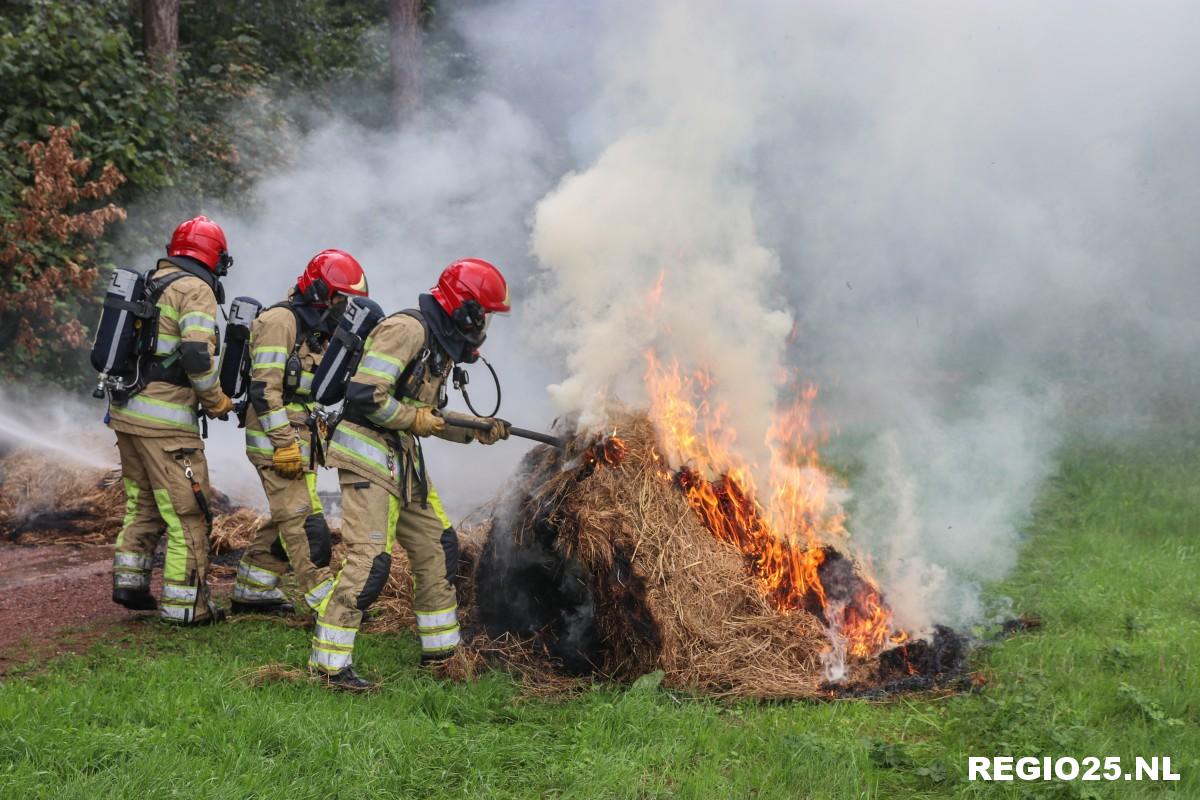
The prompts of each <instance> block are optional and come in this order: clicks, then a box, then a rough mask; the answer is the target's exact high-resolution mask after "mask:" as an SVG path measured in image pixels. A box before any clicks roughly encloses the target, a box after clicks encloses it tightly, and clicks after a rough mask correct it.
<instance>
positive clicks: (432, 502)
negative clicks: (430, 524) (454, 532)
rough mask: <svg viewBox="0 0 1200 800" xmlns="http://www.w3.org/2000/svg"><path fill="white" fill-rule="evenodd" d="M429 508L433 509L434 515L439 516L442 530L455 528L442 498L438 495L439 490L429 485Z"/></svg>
mask: <svg viewBox="0 0 1200 800" xmlns="http://www.w3.org/2000/svg"><path fill="white" fill-rule="evenodd" d="M428 500H429V507H430V508H432V509H433V513H434V514H437V518H438V521H439V522H441V523H442V530H445V529H446V528H453V527H454V523H452V522H451V521H450V515H448V514H447V513H446V507H445V506H443V505H442V498H441V497H440V496H439V495H438V493H437V489H435V488H434V487H433V484H432V483H430V484H429V497H428Z"/></svg>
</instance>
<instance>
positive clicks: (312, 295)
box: [232, 250, 367, 613]
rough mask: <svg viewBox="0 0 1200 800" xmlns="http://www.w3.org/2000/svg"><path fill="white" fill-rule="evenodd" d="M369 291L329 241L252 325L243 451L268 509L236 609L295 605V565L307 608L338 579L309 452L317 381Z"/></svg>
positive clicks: (238, 584)
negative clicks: (288, 577) (285, 580)
mask: <svg viewBox="0 0 1200 800" xmlns="http://www.w3.org/2000/svg"><path fill="white" fill-rule="evenodd" d="M366 294H367V278H366V275H365V274H364V273H363V269H362V267H361V266H360V265H359V263H358V261H356V260H355V258H354V256H352V255H350V254H349V253H347V252H345V251H344V250H322V251H321V252H320V253H317V254H316V255H315V256H313V258H312V260H311V261H309V262H308V266H307V267H306V268H305V270H304V272H303V273H302V274H301V275H300V277H299V278H297V279H296V285H295V287H293V289H292V290H291V291H290V292H289V296H288V299H287V300H285V301H284V302H282V303H279V304H278V305H275V306H272V307H271V308H269V309H267V310H266V311H264V312H263V313H262V314H260V315H259V317H258V319H256V320H255V321H254V323H253V324H252V325H251V327H250V389H249V395H250V403H249V407H248V409H247V410H246V455H247V456H248V457H249V459H250V462H251V463H252V464H254V466H255V469H256V470H257V471H258V476H259V479H260V480H261V481H262V486H263V491H264V492H266V495H267V504H268V506H269V507H270V510H271V516H270V518H269V519H267V520H266V521H265V522H264V523H263V524H262V525H261V526H260V527H259V529H258V533H257V534H256V536H255V538H254V541H253V542H251V544H250V546H249V547H247V548H246V552H245V553H244V554H243V556H242V560H241V563H239V564H238V571H237V579H236V581H235V582H234V585H233V606H232V610H233V611H234V613H239V612H259V613H263V612H266V613H290V612H292V611H293V610H294V609H293V606H292V604H291V603H290V602H288V599H287V597H286V596H285V595H284V593H283V591H282V590H281V589H280V586H279V583H280V579H281V578H282V576H283V574H284V573H285V572H286V571H287V569H288V567H289V565H290V566H291V568H292V570H293V571H294V572H295V575H296V583H297V585H298V586H297V588H298V589H299V591H300V593H301V594H302V595H303V596H304V601H305V603H306V604H307V606H308V607H309V608H313V609H315V608H317V606H319V605H320V603H321V601H322V600H323V599H324V598H325V596H326V595H327V594H328V593H329V591H330V587H331V586H332V584H333V580H332V578H331V577H330V571H329V559H330V547H331V543H330V539H329V528H328V526H327V525H326V524H325V516H324V513H323V511H322V508H321V501H320V499H319V498H318V497H317V482H316V473H315V472H314V467H315V466H316V465H315V463H314V458H313V455H312V447H313V440H314V437H313V432H314V428H315V418H314V416H313V410H314V408H313V401H312V399H311V394H312V381H313V373H314V372H316V369H317V365H318V364H320V362H321V354H322V352H323V351H324V350H325V345H326V343H327V342H328V341H329V337H330V336H331V335H332V334H333V331H334V329H335V328H336V326H337V323H338V320H339V319H341V316H342V312H343V311H344V309H345V306H346V301H347V299H348V297H349V296H350V295H359V296H363V297H365V296H366ZM316 440H317V442H318V443H319V441H320V438H319V436H318V437H317V439H316Z"/></svg>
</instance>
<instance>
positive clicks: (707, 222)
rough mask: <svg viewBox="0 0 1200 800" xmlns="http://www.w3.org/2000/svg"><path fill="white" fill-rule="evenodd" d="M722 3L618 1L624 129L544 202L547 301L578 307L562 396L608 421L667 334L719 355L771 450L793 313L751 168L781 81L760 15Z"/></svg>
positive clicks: (680, 350)
mask: <svg viewBox="0 0 1200 800" xmlns="http://www.w3.org/2000/svg"><path fill="white" fill-rule="evenodd" d="M711 10H712V9H707V8H704V7H703V4H687V3H665V4H661V5H659V6H656V7H655V8H654V13H652V14H649V15H644V14H638V15H635V16H633V17H632V18H631V17H629V16H626V15H623V14H622V15H614V18H613V23H614V26H615V29H614V30H613V31H611V36H612V38H611V39H610V40H609V41H607V42H606V43H605V44H604V50H602V53H604V54H605V55H604V56H602V57H607V58H608V59H610V61H607V62H606V63H609V64H611V65H612V67H613V68H612V70H611V71H610V72H609V73H608V74H606V75H605V83H604V85H603V87H602V96H601V99H600V101H599V102H600V106H601V108H602V109H603V112H604V116H605V117H607V119H608V120H609V125H610V126H611V127H613V128H615V129H616V131H617V134H616V138H615V140H614V141H613V142H612V143H611V144H610V145H609V146H608V147H606V148H605V149H604V151H603V153H601V155H600V156H599V158H598V159H597V160H596V162H595V163H594V164H592V165H591V166H589V167H587V168H586V169H584V170H582V171H580V172H575V173H571V174H568V175H567V176H566V177H564V178H563V180H562V181H561V182H560V183H559V185H558V186H557V187H556V188H555V190H554V191H553V192H551V193H550V194H549V195H548V196H547V197H546V198H545V199H543V200H542V201H541V202H540V203H539V204H538V207H537V211H536V215H535V221H534V230H533V250H534V254H535V255H536V256H537V258H538V260H539V261H540V262H541V264H542V265H543V266H544V267H545V268H546V270H547V271H548V275H547V278H548V281H547V283H548V291H547V296H545V297H541V298H539V302H540V305H539V308H541V309H549V308H557V309H561V311H560V312H559V313H560V314H563V315H565V316H566V317H567V318H568V319H570V320H572V325H571V326H570V327H569V328H567V329H566V331H565V332H564V334H565V335H564V336H562V337H560V339H559V341H558V342H557V344H558V345H560V346H565V347H566V350H567V369H568V372H569V376H568V377H567V378H566V380H564V381H562V382H561V383H558V384H556V385H554V386H551V387H550V393H551V396H552V397H553V398H554V400H555V402H556V404H557V405H558V407H559V408H560V409H562V410H569V411H583V412H584V416H583V423H584V424H585V425H587V424H596V423H599V422H603V413H604V402H605V400H606V399H607V398H608V397H610V396H613V395H615V396H617V397H619V398H620V399H621V400H623V401H624V402H626V403H632V404H635V405H640V404H644V403H645V402H646V395H645V391H644V383H643V377H642V375H643V372H644V356H643V353H644V351H645V350H646V349H647V348H651V349H653V350H654V351H655V352H656V353H657V354H658V356H659V357H661V358H664V359H670V358H677V359H678V360H679V361H680V363H681V366H682V367H683V368H684V369H685V370H686V371H687V372H689V373H690V372H692V371H694V370H695V369H697V368H703V369H706V370H708V371H709V373H710V374H711V376H712V379H713V381H714V391H713V398H714V400H715V401H716V402H717V403H720V404H723V405H726V406H728V407H729V409H730V411H731V413H732V418H731V419H730V420H729V422H730V423H731V424H732V425H733V427H734V428H735V429H736V430H737V431H738V437H739V442H741V443H742V444H743V446H744V447H745V448H746V449H747V451H748V452H747V453H746V455H747V457H749V458H751V460H752V461H755V462H758V463H765V461H766V458H765V456H764V454H762V453H759V452H757V449H756V448H755V444H756V443H761V442H763V441H764V440H765V437H766V432H767V427H768V425H769V423H770V415H771V411H772V409H773V407H774V405H775V400H776V382H777V381H778V379H779V370H780V368H781V366H782V359H783V354H784V344H785V342H786V337H787V334H788V332H789V330H790V329H791V325H792V321H791V318H790V316H789V315H788V314H787V313H786V312H784V311H782V310H780V309H779V307H778V305H779V304H778V303H777V302H774V301H773V300H772V298H771V288H772V286H773V284H774V281H775V278H776V277H777V275H778V272H779V261H778V258H777V257H776V256H775V254H774V253H772V252H771V251H770V250H768V249H767V248H765V247H764V246H763V245H762V244H761V243H760V241H759V239H758V231H757V225H756V222H755V215H754V204H755V202H756V198H755V191H754V185H753V183H752V182H751V180H750V179H749V176H748V175H747V174H746V172H745V166H746V158H747V156H748V153H749V148H750V147H751V146H752V145H753V142H754V140H755V130H756V128H757V126H758V124H759V121H760V118H761V117H762V115H763V114H764V112H765V111H766V110H767V108H768V100H767V95H766V93H765V88H766V82H765V76H764V75H763V74H762V65H757V64H754V62H747V61H745V54H746V51H747V49H748V47H749V46H750V45H751V44H752V41H753V40H752V37H751V35H750V34H751V31H749V30H747V29H745V27H744V26H743V25H741V24H740V21H739V20H738V19H736V18H735V19H730V18H729V17H728V16H727V15H714V14H711V13H709V12H710V11H711ZM697 44H700V45H701V46H699V47H697V46H696V45H697ZM652 295H653V299H651V296H652Z"/></svg>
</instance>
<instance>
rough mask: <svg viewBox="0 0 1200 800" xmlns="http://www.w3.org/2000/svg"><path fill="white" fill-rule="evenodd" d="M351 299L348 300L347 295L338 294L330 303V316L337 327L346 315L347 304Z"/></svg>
mask: <svg viewBox="0 0 1200 800" xmlns="http://www.w3.org/2000/svg"><path fill="white" fill-rule="evenodd" d="M349 299H350V298H348V297H347V296H346V295H344V294H342V293H341V292H338V293H337V294H335V295H334V296H333V299H332V300H330V301H329V311H328V315H329V318H330V319H331V320H333V323H334V324H335V325H336V324H337V323H338V322H340V321H341V319H342V315H344V314H345V313H346V302H347V301H348V300H349Z"/></svg>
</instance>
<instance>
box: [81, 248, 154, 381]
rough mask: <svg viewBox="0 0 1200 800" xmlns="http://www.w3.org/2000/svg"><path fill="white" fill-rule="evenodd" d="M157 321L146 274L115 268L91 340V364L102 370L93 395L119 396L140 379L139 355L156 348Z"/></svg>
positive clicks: (99, 370)
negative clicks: (147, 287)
mask: <svg viewBox="0 0 1200 800" xmlns="http://www.w3.org/2000/svg"><path fill="white" fill-rule="evenodd" d="M157 321H158V309H157V307H156V306H155V305H154V303H153V302H152V298H150V297H148V294H147V289H146V276H145V275H143V274H142V273H140V272H135V271H134V270H131V269H123V268H117V269H115V270H113V274H112V280H111V281H110V282H109V285H108V289H107V290H106V291H105V293H104V305H103V308H102V310H101V312H100V320H99V322H97V324H96V337H95V339H93V340H92V353H91V361H92V366H93V367H94V368H95V369H96V371H97V372H99V373H100V381H99V383H97V384H96V390H95V391H94V392H92V396H93V397H97V398H103V397H104V396H105V395H106V394H108V395H115V396H120V395H121V394H122V393H124V392H126V391H128V390H130V389H131V388H132V387H133V386H134V385H135V384H136V383H137V371H138V363H139V358H140V356H141V355H142V354H143V353H150V352H153V351H154V346H155V341H154V340H155V339H156V338H157V336H158V324H157Z"/></svg>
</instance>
